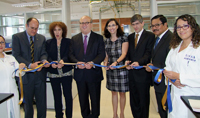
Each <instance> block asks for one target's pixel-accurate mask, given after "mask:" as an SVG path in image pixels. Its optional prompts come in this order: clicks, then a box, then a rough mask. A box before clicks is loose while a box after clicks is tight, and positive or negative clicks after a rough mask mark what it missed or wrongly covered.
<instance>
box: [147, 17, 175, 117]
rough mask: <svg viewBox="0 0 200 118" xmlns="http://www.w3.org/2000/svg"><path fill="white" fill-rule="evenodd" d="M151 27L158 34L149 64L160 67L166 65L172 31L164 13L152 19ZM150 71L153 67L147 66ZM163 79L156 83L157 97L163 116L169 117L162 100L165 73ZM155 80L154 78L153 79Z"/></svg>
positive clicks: (159, 109) (153, 73) (164, 87)
mask: <svg viewBox="0 0 200 118" xmlns="http://www.w3.org/2000/svg"><path fill="white" fill-rule="evenodd" d="M151 29H152V31H153V33H154V34H155V35H156V41H155V43H154V47H153V49H152V54H151V63H149V64H147V65H153V66H156V67H159V68H164V67H165V60H166V57H167V54H168V52H169V50H170V49H169V43H170V40H171V38H172V35H173V34H172V32H171V31H170V30H169V29H168V26H167V19H166V17H164V16H163V15H156V16H154V17H153V18H152V19H151ZM146 70H147V71H148V72H151V69H150V68H148V67H146ZM156 73H157V70H155V71H153V72H152V78H153V79H154V78H155V76H156ZM162 78H163V79H162V81H161V83H160V84H157V83H154V89H155V94H156V99H157V105H158V112H159V114H160V117H161V118H167V109H166V110H164V109H163V108H162V104H161V100H162V97H163V95H164V92H165V89H166V86H165V77H164V75H163V77H162ZM152 81H153V80H152Z"/></svg>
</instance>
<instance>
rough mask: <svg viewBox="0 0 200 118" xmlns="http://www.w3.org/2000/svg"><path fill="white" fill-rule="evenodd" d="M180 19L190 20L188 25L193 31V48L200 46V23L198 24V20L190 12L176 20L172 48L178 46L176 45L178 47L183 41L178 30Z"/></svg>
mask: <svg viewBox="0 0 200 118" xmlns="http://www.w3.org/2000/svg"><path fill="white" fill-rule="evenodd" d="M179 19H181V20H183V21H187V22H188V25H190V28H191V29H192V31H193V33H192V44H193V48H197V47H199V45H200V28H199V25H198V24H197V22H196V20H195V19H194V17H192V16H191V15H188V14H184V15H181V16H179V17H178V18H177V19H176V22H175V24H174V33H173V37H172V40H171V42H170V48H176V47H178V45H179V44H180V42H181V41H182V39H181V38H180V37H179V36H178V33H177V30H176V28H177V21H178V20H179Z"/></svg>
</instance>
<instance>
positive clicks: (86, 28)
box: [80, 16, 92, 35]
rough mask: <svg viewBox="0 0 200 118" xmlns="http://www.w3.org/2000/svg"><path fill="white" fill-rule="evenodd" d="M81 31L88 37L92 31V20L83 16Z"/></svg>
mask: <svg viewBox="0 0 200 118" xmlns="http://www.w3.org/2000/svg"><path fill="white" fill-rule="evenodd" d="M80 30H81V32H82V33H83V34H84V35H87V34H88V33H90V32H91V30H92V18H90V17H89V16H83V17H81V18H80Z"/></svg>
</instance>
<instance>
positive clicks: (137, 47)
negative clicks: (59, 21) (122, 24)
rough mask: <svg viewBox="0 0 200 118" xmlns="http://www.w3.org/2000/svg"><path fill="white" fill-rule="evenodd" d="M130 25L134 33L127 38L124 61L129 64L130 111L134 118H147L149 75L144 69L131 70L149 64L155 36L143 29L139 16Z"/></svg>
mask: <svg viewBox="0 0 200 118" xmlns="http://www.w3.org/2000/svg"><path fill="white" fill-rule="evenodd" d="M131 25H132V27H133V29H134V30H135V32H134V33H132V34H130V35H129V36H128V40H129V49H128V53H127V61H126V64H130V66H128V67H127V69H128V70H129V90H130V105H131V111H132V114H133V116H134V118H148V117H149V99H150V97H149V89H150V82H151V79H149V78H151V74H150V73H148V72H147V71H146V70H145V69H144V68H142V69H138V70H136V69H133V66H143V65H147V64H148V63H149V62H150V58H151V50H152V48H153V43H154V39H155V36H154V34H153V33H151V32H148V31H146V30H144V29H143V26H144V21H143V18H142V16H141V15H139V14H135V15H134V16H133V17H132V18H131Z"/></svg>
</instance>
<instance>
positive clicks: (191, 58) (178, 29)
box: [164, 14, 200, 118]
mask: <svg viewBox="0 0 200 118" xmlns="http://www.w3.org/2000/svg"><path fill="white" fill-rule="evenodd" d="M199 45H200V28H199V25H198V24H197V22H196V20H195V19H194V18H193V17H192V16H191V15H188V14H185V15H181V16H179V17H178V18H177V20H176V22H175V24H174V35H173V38H172V40H171V43H170V47H171V50H170V52H169V54H168V56H167V59H166V68H165V69H166V70H165V71H164V74H165V76H166V77H168V78H169V79H170V80H171V79H176V81H175V82H174V83H173V82H171V83H172V86H171V99H172V112H171V113H169V114H168V117H169V118H193V117H195V116H194V115H193V114H192V112H191V111H189V109H188V108H187V107H186V105H185V104H184V103H183V102H182V101H181V99H180V96H190V95H191V96H192V95H194V96H200V47H199Z"/></svg>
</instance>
